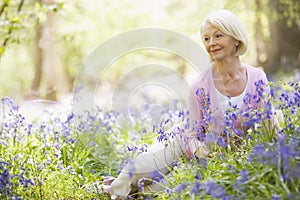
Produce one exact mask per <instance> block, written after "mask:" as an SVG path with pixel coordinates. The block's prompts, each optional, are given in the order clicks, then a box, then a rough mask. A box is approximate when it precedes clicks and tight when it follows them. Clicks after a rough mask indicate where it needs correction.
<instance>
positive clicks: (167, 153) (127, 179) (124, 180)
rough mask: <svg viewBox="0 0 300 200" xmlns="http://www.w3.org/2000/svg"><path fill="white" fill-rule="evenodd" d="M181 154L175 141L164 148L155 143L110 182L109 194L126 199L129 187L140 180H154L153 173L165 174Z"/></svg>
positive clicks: (160, 144)
mask: <svg viewBox="0 0 300 200" xmlns="http://www.w3.org/2000/svg"><path fill="white" fill-rule="evenodd" d="M182 154H183V152H182V149H181V148H180V144H179V142H178V141H177V139H172V140H170V141H169V142H168V145H167V146H165V145H164V144H162V143H159V142H155V143H154V144H153V145H151V146H150V148H149V151H148V152H146V153H143V154H140V155H139V156H137V157H136V158H134V159H133V160H131V161H130V162H129V163H128V164H127V165H126V166H125V167H124V168H123V170H122V171H121V173H120V174H119V176H118V177H117V178H116V179H115V180H114V181H113V182H112V184H111V187H110V194H111V196H112V198H113V197H114V196H120V197H124V198H126V197H127V196H128V194H129V193H130V191H131V185H132V184H134V183H135V181H137V180H139V179H141V178H143V177H144V178H154V177H152V175H153V173H154V172H157V173H161V174H166V173H167V172H168V171H169V170H170V167H172V166H171V165H172V163H173V162H174V161H175V160H176V159H177V158H178V157H180V156H181V155H182Z"/></svg>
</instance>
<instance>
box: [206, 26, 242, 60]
mask: <svg viewBox="0 0 300 200" xmlns="http://www.w3.org/2000/svg"><path fill="white" fill-rule="evenodd" d="M202 39H203V43H204V45H205V48H206V51H207V52H208V54H209V55H210V57H211V58H212V60H213V61H222V60H228V59H231V58H233V57H237V56H236V55H235V54H236V51H237V46H238V45H239V42H238V41H237V40H235V39H233V38H232V37H230V36H228V35H226V34H224V33H223V32H221V31H220V30H219V29H217V28H216V27H214V26H212V25H211V24H210V23H206V24H205V25H204V27H203V36H202Z"/></svg>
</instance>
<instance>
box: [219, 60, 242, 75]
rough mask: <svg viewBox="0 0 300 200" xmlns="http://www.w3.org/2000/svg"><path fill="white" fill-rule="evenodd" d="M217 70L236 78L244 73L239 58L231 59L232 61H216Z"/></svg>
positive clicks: (221, 73)
mask: <svg viewBox="0 0 300 200" xmlns="http://www.w3.org/2000/svg"><path fill="white" fill-rule="evenodd" d="M213 67H214V68H215V71H216V72H218V73H219V74H220V75H221V76H223V77H224V76H225V77H231V78H235V77H238V76H240V74H241V73H244V67H243V64H242V63H241V61H240V60H239V59H238V58H237V59H231V60H230V61H227V60H225V61H215V62H214V63H213Z"/></svg>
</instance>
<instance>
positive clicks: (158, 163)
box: [109, 10, 268, 199]
mask: <svg viewBox="0 0 300 200" xmlns="http://www.w3.org/2000/svg"><path fill="white" fill-rule="evenodd" d="M201 37H202V39H203V43H204V45H205V48H206V51H207V52H208V54H209V56H210V58H211V61H212V63H211V67H210V68H209V69H208V70H207V71H206V72H205V73H204V74H203V75H202V76H201V77H199V78H198V79H197V80H195V81H194V83H193V84H192V86H191V92H190V96H189V109H188V110H189V112H190V117H191V119H192V122H193V124H194V125H193V128H192V131H190V132H189V133H184V132H181V129H180V127H177V128H174V129H173V130H170V131H169V132H173V133H176V134H175V135H176V137H174V139H172V141H170V143H171V144H170V145H167V146H165V145H163V144H160V143H156V144H155V145H153V146H152V148H151V149H150V150H149V152H148V153H146V154H141V155H140V156H138V157H136V158H135V159H133V160H132V161H131V162H130V163H128V164H127V165H126V166H125V167H124V169H123V170H122V171H121V173H120V174H119V176H118V177H117V178H116V179H115V180H114V181H113V182H112V184H111V185H110V188H109V191H110V194H111V197H112V199H114V198H115V197H117V196H119V197H123V198H126V197H127V196H128V195H129V194H130V192H132V191H133V186H134V185H136V183H137V181H138V180H140V179H141V178H155V175H154V174H155V173H154V172H156V175H157V173H158V174H166V173H167V172H168V171H169V170H170V169H171V168H172V163H173V161H174V160H176V159H177V158H178V157H179V156H182V155H185V156H186V157H187V158H189V159H191V158H193V157H198V158H199V157H204V156H206V155H207V148H206V143H205V140H204V141H203V140H202V139H201V138H199V135H202V136H203V135H205V134H208V133H209V132H210V133H213V134H212V135H213V136H214V137H215V138H218V137H220V136H221V137H222V134H221V133H223V131H222V130H223V129H224V123H223V122H224V117H223V116H224V113H225V112H226V110H227V109H228V108H229V105H228V101H230V102H231V105H234V107H235V108H236V109H239V110H244V109H245V108H246V103H245V102H244V101H243V100H244V97H245V96H246V95H247V94H251V95H253V96H255V95H256V93H257V92H258V91H257V87H256V86H257V85H255V84H254V83H255V82H258V81H261V83H262V84H261V85H262V86H263V91H264V92H268V87H267V79H266V75H265V73H264V72H263V71H261V70H259V69H256V68H254V67H251V66H249V65H247V64H244V63H242V62H241V61H240V58H239V56H241V55H243V54H244V53H245V52H246V50H247V46H248V41H247V37H246V34H245V30H244V28H243V26H242V24H241V22H240V20H239V19H238V18H237V17H236V16H235V15H234V14H233V13H231V12H230V11H227V10H217V11H214V12H212V13H211V14H210V15H208V16H207V17H206V18H205V20H204V21H203V23H202V25H201ZM250 105H251V108H252V109H258V108H259V106H260V105H262V104H261V101H260V102H259V101H251V102H250ZM247 106H248V107H249V102H248V104H247ZM208 116H212V117H208ZM208 119H214V120H210V125H209V127H208V123H207V121H208ZM241 120H242V119H241V118H239V119H236V120H234V122H233V126H234V128H236V129H239V130H242V121H241ZM148 189H152V190H159V189H160V188H159V184H156V185H155V184H154V185H149V186H148Z"/></svg>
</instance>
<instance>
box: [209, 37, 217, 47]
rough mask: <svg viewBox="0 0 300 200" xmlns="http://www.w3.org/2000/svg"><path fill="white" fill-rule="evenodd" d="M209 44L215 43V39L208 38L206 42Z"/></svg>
mask: <svg viewBox="0 0 300 200" xmlns="http://www.w3.org/2000/svg"><path fill="white" fill-rule="evenodd" d="M208 44H209V45H215V44H216V43H215V39H214V38H213V37H212V38H210V39H209V42H208Z"/></svg>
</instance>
